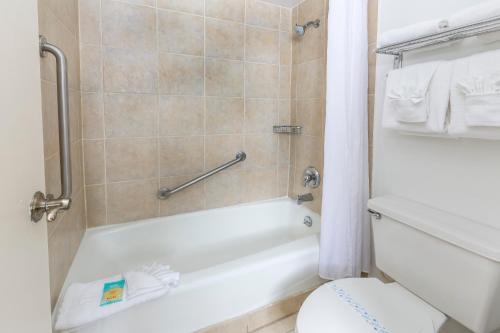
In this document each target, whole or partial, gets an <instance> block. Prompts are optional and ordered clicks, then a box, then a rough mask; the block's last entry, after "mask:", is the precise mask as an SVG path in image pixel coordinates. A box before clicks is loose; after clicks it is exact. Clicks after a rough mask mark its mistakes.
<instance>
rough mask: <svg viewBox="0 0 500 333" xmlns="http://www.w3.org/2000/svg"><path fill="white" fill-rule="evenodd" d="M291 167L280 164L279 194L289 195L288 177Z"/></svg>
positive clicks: (281, 195) (282, 195)
mask: <svg viewBox="0 0 500 333" xmlns="http://www.w3.org/2000/svg"><path fill="white" fill-rule="evenodd" d="M289 170H290V167H289V166H280V167H278V194H277V195H278V196H279V197H286V196H287V195H288V177H289V174H288V172H289Z"/></svg>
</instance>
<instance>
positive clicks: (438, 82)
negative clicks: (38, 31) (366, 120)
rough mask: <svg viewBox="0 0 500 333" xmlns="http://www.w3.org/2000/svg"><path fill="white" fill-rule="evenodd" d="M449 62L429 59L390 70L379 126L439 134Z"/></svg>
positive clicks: (446, 105) (443, 125)
mask: <svg viewBox="0 0 500 333" xmlns="http://www.w3.org/2000/svg"><path fill="white" fill-rule="evenodd" d="M452 68H453V65H452V63H450V62H445V61H442V62H429V63H423V64H418V65H412V66H407V67H404V68H402V69H397V70H394V71H391V72H390V73H389V76H388V78H387V85H386V97H385V102H384V114H383V121H382V123H383V127H384V128H389V129H394V130H399V131H401V132H408V133H415V134H426V135H428V134H443V133H445V132H446V118H447V114H448V109H449V100H450V80H451V73H452Z"/></svg>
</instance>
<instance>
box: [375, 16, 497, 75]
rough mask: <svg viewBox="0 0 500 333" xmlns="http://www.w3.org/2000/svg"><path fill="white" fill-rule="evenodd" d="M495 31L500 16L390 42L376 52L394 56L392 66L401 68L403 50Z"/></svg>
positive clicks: (411, 49)
mask: <svg viewBox="0 0 500 333" xmlns="http://www.w3.org/2000/svg"><path fill="white" fill-rule="evenodd" d="M497 31H500V16H496V17H492V18H490V19H487V20H483V21H478V22H475V23H472V24H467V25H463V26H460V27H456V28H452V29H448V30H446V31H443V32H439V33H434V34H429V35H424V36H422V37H419V38H415V39H411V40H407V41H403V42H400V43H395V44H390V45H387V46H384V47H380V48H377V50H376V53H378V54H387V55H392V56H394V68H401V67H403V54H404V53H405V52H409V51H414V50H418V49H422V48H425V47H429V46H434V45H439V44H444V43H449V42H453V41H457V40H461V39H466V38H470V37H476V36H480V35H483V34H487V33H491V32H497Z"/></svg>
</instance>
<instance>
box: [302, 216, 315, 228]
mask: <svg viewBox="0 0 500 333" xmlns="http://www.w3.org/2000/svg"><path fill="white" fill-rule="evenodd" d="M304 224H305V225H306V227H309V228H310V227H312V226H313V219H312V218H311V217H310V216H309V215H308V216H306V217H304Z"/></svg>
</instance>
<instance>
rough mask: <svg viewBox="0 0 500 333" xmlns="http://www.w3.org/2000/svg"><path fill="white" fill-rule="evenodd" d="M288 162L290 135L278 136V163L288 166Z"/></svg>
mask: <svg viewBox="0 0 500 333" xmlns="http://www.w3.org/2000/svg"><path fill="white" fill-rule="evenodd" d="M289 164H290V136H289V135H280V136H278V165H279V166H288V165H289Z"/></svg>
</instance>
